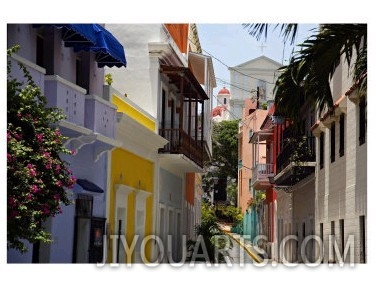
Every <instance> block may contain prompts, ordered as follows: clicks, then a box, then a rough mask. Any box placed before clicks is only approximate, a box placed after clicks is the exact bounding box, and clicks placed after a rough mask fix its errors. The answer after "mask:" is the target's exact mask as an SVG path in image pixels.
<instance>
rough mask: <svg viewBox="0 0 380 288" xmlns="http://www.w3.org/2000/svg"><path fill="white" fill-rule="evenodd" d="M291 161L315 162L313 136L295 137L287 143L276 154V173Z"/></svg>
mask: <svg viewBox="0 0 380 288" xmlns="http://www.w3.org/2000/svg"><path fill="white" fill-rule="evenodd" d="M300 143H302V144H300ZM291 162H297V163H301V162H315V138H314V137H305V138H303V137H297V138H293V139H292V141H290V142H289V143H287V144H286V145H285V146H284V148H283V149H282V151H281V152H280V154H279V155H278V156H277V174H278V173H280V172H281V171H282V170H283V169H285V168H286V167H287V166H288V165H289V164H290V163H291Z"/></svg>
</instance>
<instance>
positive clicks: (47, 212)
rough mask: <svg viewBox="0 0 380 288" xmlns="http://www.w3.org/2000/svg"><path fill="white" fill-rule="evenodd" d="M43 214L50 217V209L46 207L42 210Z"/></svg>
mask: <svg viewBox="0 0 380 288" xmlns="http://www.w3.org/2000/svg"><path fill="white" fill-rule="evenodd" d="M42 213H44V214H46V215H48V214H50V209H49V208H48V207H46V206H45V207H44V208H43V209H42Z"/></svg>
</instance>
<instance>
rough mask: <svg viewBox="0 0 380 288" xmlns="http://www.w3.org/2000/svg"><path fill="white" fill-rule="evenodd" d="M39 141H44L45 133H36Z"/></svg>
mask: <svg viewBox="0 0 380 288" xmlns="http://www.w3.org/2000/svg"><path fill="white" fill-rule="evenodd" d="M36 138H37V141H38V142H40V143H42V142H43V141H44V135H43V134H36Z"/></svg>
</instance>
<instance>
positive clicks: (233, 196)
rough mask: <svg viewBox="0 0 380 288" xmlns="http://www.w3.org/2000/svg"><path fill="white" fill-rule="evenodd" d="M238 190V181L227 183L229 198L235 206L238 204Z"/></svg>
mask: <svg viewBox="0 0 380 288" xmlns="http://www.w3.org/2000/svg"><path fill="white" fill-rule="evenodd" d="M237 190H238V189H237V183H236V182H230V183H228V184H227V200H229V202H230V203H231V204H232V205H234V206H236V204H237Z"/></svg>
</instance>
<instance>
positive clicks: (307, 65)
mask: <svg viewBox="0 0 380 288" xmlns="http://www.w3.org/2000/svg"><path fill="white" fill-rule="evenodd" d="M269 26H270V24H265V23H256V24H249V23H248V24H243V27H244V28H247V29H248V32H249V34H250V35H252V36H254V37H256V38H257V39H260V37H261V36H262V35H264V36H265V38H266V37H267V33H268V27H269ZM278 27H279V24H277V25H276V26H275V29H276V28H278ZM319 27H320V28H319V29H315V30H314V31H313V32H314V34H313V35H312V36H311V37H309V39H307V40H305V41H304V42H303V43H301V44H299V45H298V46H299V47H300V48H301V49H299V50H298V51H296V52H295V53H294V54H293V55H292V57H291V59H290V61H289V65H287V66H284V67H281V68H280V69H279V72H280V76H279V78H278V80H277V82H276V85H275V93H276V97H275V106H276V115H283V116H286V117H287V118H291V119H298V117H299V115H300V113H299V111H300V100H301V98H303V97H306V102H308V103H309V105H311V107H312V108H314V110H315V111H319V113H322V112H323V111H325V110H332V108H333V99H332V94H331V89H330V80H331V77H332V76H333V74H334V72H335V70H336V68H337V67H338V65H339V64H340V63H341V62H342V60H343V59H341V58H344V60H345V61H346V62H347V63H348V65H351V63H352V62H353V61H355V63H354V64H355V65H354V69H353V73H352V79H353V82H354V83H355V85H357V86H358V89H359V91H358V92H359V95H360V96H361V95H364V94H366V93H367V24H321V25H319ZM297 30H298V24H281V26H280V31H281V33H282V37H283V39H284V41H287V40H289V39H290V40H291V44H293V42H294V40H295V36H296V34H297ZM356 55H357V57H356Z"/></svg>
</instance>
